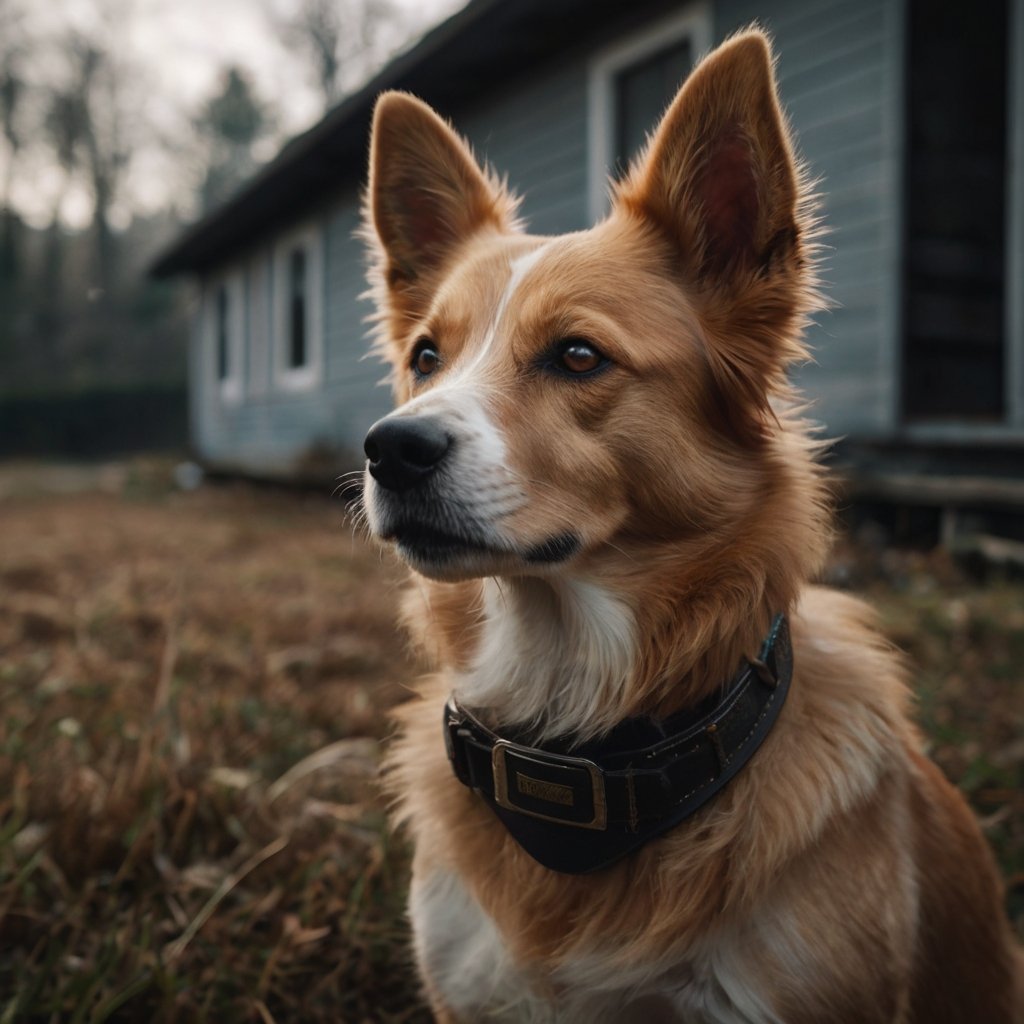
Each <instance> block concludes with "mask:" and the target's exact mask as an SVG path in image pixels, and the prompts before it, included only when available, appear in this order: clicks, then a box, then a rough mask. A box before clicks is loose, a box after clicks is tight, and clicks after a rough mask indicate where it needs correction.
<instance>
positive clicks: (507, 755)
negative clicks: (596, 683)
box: [444, 615, 793, 875]
mask: <svg viewBox="0 0 1024 1024" xmlns="http://www.w3.org/2000/svg"><path fill="white" fill-rule="evenodd" d="M792 675H793V650H792V646H791V644H790V639H789V626H788V624H787V622H786V617H785V616H784V615H778V616H776V618H775V620H774V622H773V623H772V627H771V630H770V631H769V633H768V636H767V638H766V639H765V641H764V645H763V646H762V648H761V654H760V657H759V658H757V659H755V660H753V661H748V662H745V663H744V664H743V666H742V667H741V668H740V670H739V671H738V672H737V673H736V675H735V676H734V677H733V679H732V680H731V681H730V682H729V683H728V684H727V685H726V686H724V687H723V690H722V691H721V696H718V695H717V694H715V695H712V696H711V697H710V698H708V700H706V701H704V702H703V704H702V705H701V706H700V707H698V708H697V709H695V710H688V711H683V712H679V713H678V714H675V715H672V716H671V717H669V718H666V719H664V720H662V721H656V720H654V719H651V718H629V719H626V720H625V721H624V722H622V723H621V724H620V725H618V726H616V727H615V729H613V730H612V732H611V733H610V734H609V735H608V736H606V737H604V738H602V739H600V740H596V741H588V742H584V743H579V742H575V741H574V740H573V738H572V737H565V738H563V739H558V740H553V741H551V742H548V743H546V744H545V746H544V747H543V748H540V747H532V746H526V745H524V744H522V743H518V742H516V737H515V736H512V737H511V738H508V737H502V736H498V735H497V734H496V733H494V732H492V731H491V730H490V729H488V728H487V727H486V726H485V725H483V723H481V722H480V721H479V719H478V718H476V716H474V715H473V714H472V713H471V712H470V711H468V710H467V709H466V708H464V707H462V706H461V705H460V704H459V703H458V702H457V701H456V700H455V698H454V696H453V697H451V698H449V700H448V703H447V704H446V705H445V709H444V732H445V741H446V745H447V749H448V757H449V759H450V760H451V763H452V767H453V768H454V770H455V775H456V776H457V778H458V779H459V781H460V782H461V783H463V784H464V785H466V786H469V787H470V788H471V789H474V790H476V791H477V792H478V793H479V794H480V795H481V796H482V797H483V798H484V800H486V801H487V803H488V804H489V805H490V807H491V808H492V809H493V810H494V812H495V814H497V815H498V817H499V818H500V819H501V821H502V823H503V824H504V825H505V827H506V828H507V829H508V831H509V832H510V833H511V835H512V838H513V839H515V841H516V842H517V843H519V845H520V846H522V848H523V849H524V850H526V852H527V853H528V854H530V856H531V857H533V858H534V860H536V861H538V862H539V863H541V864H543V865H544V867H547V868H551V869H552V870H554V871H564V872H567V873H568V874H573V875H579V874H585V873H587V872H589V871H596V870H598V869H599V868H603V867H607V866H608V865H609V864H612V863H614V862H615V861H617V860H619V859H620V858H621V857H624V856H625V855H626V854H627V853H631V852H632V851H633V850H636V849H637V848H638V847H640V846H642V845H643V844H644V843H646V842H648V841H649V840H651V839H654V838H655V837H656V836H659V835H661V834H662V833H664V832H667V831H668V830H669V829H670V828H673V827H674V826H676V825H678V824H679V823H680V822H681V821H683V820H684V819H685V818H688V817H689V816H690V815H691V814H693V813H694V812H695V811H697V809H698V808H700V807H702V806H703V805H704V804H706V803H707V802H708V801H709V800H710V799H711V798H712V797H713V796H714V795H715V794H716V793H718V792H719V791H720V790H721V789H722V788H723V787H724V786H725V784H726V783H727V782H729V780H730V779H732V778H733V777H734V776H735V775H736V774H737V772H739V771H740V769H741V768H742V767H743V766H744V765H745V764H746V763H747V762H748V761H749V760H750V758H751V757H753V755H754V752H755V751H756V750H757V748H758V747H759V746H760V745H761V743H762V741H763V740H764V738H765V737H766V736H767V735H768V733H769V731H770V730H771V727H772V726H773V725H774V723H775V720H776V719H777V718H778V716H779V711H780V710H781V708H782V705H783V703H784V702H785V700H786V693H787V692H788V690H789V682H790V679H791V678H792Z"/></svg>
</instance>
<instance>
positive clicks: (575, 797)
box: [491, 739, 608, 831]
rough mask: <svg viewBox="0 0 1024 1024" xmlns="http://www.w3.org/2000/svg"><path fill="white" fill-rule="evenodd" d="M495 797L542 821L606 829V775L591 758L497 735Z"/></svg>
mask: <svg viewBox="0 0 1024 1024" xmlns="http://www.w3.org/2000/svg"><path fill="white" fill-rule="evenodd" d="M491 768H492V769H493V773H494V801H495V803H496V804H497V805H498V806H499V807H503V808H504V809H505V810H507V811H515V812H516V813H517V814H526V815H529V816H530V817H532V818H540V819H541V820H542V821H554V822H558V823H559V824H561V825H572V826H575V827H576V828H590V829H597V830H599V831H604V830H605V829H606V828H607V827H608V803H607V800H606V798H605V789H604V777H603V775H602V774H601V769H600V768H598V766H597V765H596V764H594V762H593V761H588V760H587V759H586V758H583V757H567V756H566V755H564V754H551V753H548V752H547V751H543V750H537V749H535V748H533V747H522V746H520V745H519V744H517V743H510V742H509V741H508V740H500V739H499V740H497V741H496V742H495V744H494V747H493V749H492V750H491Z"/></svg>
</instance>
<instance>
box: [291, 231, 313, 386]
mask: <svg viewBox="0 0 1024 1024" xmlns="http://www.w3.org/2000/svg"><path fill="white" fill-rule="evenodd" d="M288 314H289V316H288V369H290V370H298V369H301V368H303V367H305V365H306V362H307V360H308V357H309V352H308V351H307V347H306V250H305V249H303V248H301V247H300V248H298V249H292V251H291V255H290V256H289V259H288Z"/></svg>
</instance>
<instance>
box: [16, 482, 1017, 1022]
mask: <svg viewBox="0 0 1024 1024" xmlns="http://www.w3.org/2000/svg"><path fill="white" fill-rule="evenodd" d="M18 473H20V474H21V475H20V476H19V475H18V474H7V475H6V476H5V475H4V472H3V471H2V470H0V484H4V481H6V487H4V486H0V536H2V537H3V545H2V547H0V694H2V701H0V1024H7V1022H15V1021H19V1022H20V1021H82V1022H100V1021H147V1022H148V1021H154V1022H173V1021H182V1022H186V1021H187V1022H200V1021H214V1022H233V1021H255V1022H263V1024H266V1022H270V1021H278V1022H283V1021H303V1022H314V1024H315V1022H319V1021H332V1022H336V1021H339V1020H340V1021H345V1022H355V1024H358V1022H363V1021H374V1022H388V1021H395V1022H397V1021H409V1022H418V1021H425V1020H428V1019H429V1018H428V1017H427V1015H426V1013H425V1011H424V1010H423V1009H422V1006H421V1005H420V1003H419V1001H418V997H417V993H416V985H415V982H414V979H413V976H412V973H411V970H410V968H409V957H408V952H407V936H406V930H405V924H404V920H403V916H402V908H403V904H404V890H405V881H406V872H407V851H406V850H405V848H404V847H403V846H402V844H401V843H399V842H397V841H396V840H395V839H393V838H392V837H390V836H389V835H388V833H387V831H386V829H385V826H384V813H383V809H382V805H381V801H380V798H379V795H378V793H377V791H376V789H375V783H374V779H375V773H376V768H377V763H378V755H379V744H378V741H379V739H380V738H381V737H382V736H384V735H385V734H386V732H387V729H388V725H387V720H386V709H387V708H388V707H389V706H391V705H392V704H393V703H394V702H395V701H397V700H399V699H400V698H401V697H402V694H403V686H402V683H403V680H405V679H407V678H408V677H409V675H410V673H412V672H413V671H414V668H413V666H412V665H411V664H410V663H409V661H408V660H407V657H406V655H405V653H404V646H403V642H402V639H401V637H400V636H399V635H398V634H397V633H396V631H395V627H394V607H395V600H396V592H397V590H398V589H399V587H400V585H401V582H400V580H401V576H400V573H399V572H398V571H397V570H396V569H395V568H394V567H393V566H392V565H391V563H390V560H388V559H383V560H382V559H381V558H380V556H379V555H378V554H377V553H375V552H373V551H371V550H369V549H368V548H366V547H365V546H364V545H363V544H362V543H360V542H359V541H358V540H356V539H354V538H353V536H352V533H351V531H350V529H349V527H348V526H347V525H345V523H344V522H343V515H342V508H341V505H340V503H338V502H335V503H328V502H327V501H325V500H320V499H313V498H308V497H299V496H295V495H287V494H281V493H275V492H270V491H255V490H251V489H247V488H241V487H220V488H216V489H212V488H211V489H205V490H201V491H198V492H195V493H192V494H178V493H173V492H172V491H170V490H169V488H167V487H165V486H164V485H163V483H162V479H163V478H162V475H161V474H160V473H159V472H156V471H154V470H147V469H146V468H145V466H143V467H142V469H141V470H140V469H138V467H136V468H135V469H133V470H131V471H129V472H121V473H120V474H115V475H114V477H112V478H111V477H109V475H108V478H107V479H108V481H109V480H110V479H113V483H110V484H109V486H106V490H105V491H104V490H102V489H101V490H100V491H93V492H86V493H73V494H57V495H55V494H53V493H52V490H53V488H49V489H46V488H42V489H35V488H34V487H33V486H30V485H29V484H30V482H31V480H32V479H33V478H32V476H31V474H26V473H25V472H24V470H19V471H18ZM12 480H13V481H15V482H14V483H13V484H12V482H11V481H12ZM57 489H58V490H59V489H60V488H57ZM71 489H74V488H71ZM835 571H836V573H837V574H838V575H841V576H843V577H844V578H845V579H847V580H849V581H852V582H853V584H854V585H855V586H856V589H859V590H863V591H866V592H867V593H868V594H869V596H870V597H871V598H872V600H874V601H875V602H876V604H878V605H879V607H880V608H881V611H882V616H883V621H884V623H885V626H886V628H887V630H888V631H889V633H890V634H891V635H892V636H893V638H894V639H895V640H897V642H899V643H900V644H901V645H902V646H904V647H905V648H906V649H907V650H908V651H909V653H910V655H911V657H912V659H913V661H914V662H915V663H916V664H917V665H919V666H920V668H919V670H918V672H917V674H916V680H917V683H918V690H919V694H920V711H921V719H922V722H923V724H924V725H925V727H926V729H927V731H928V733H929V735H930V736H931V738H932V743H933V755H934V756H935V757H936V759H937V760H938V761H939V763H940V764H941V765H942V767H943V768H944V769H945V770H946V771H947V773H948V774H949V775H950V776H951V777H952V778H954V780H955V781H957V782H958V783H959V784H960V785H961V786H962V787H963V788H964V790H965V792H966V793H967V795H968V796H969V798H970V799H971V800H972V803H973V804H974V806H975V808H976V809H977V811H978V813H979V815H980V816H981V818H982V821H983V824H984V827H985V829H986V831H987V833H988V835H989V837H990V838H991V840H992V842H993V844H994V846H995V848H996V850H997V853H998V856H999V857H1000V861H1001V864H1002V867H1003V869H1004V871H1005V873H1006V876H1007V877H1008V879H1009V881H1010V884H1011V889H1012V892H1011V895H1010V906H1011V911H1012V913H1013V914H1014V916H1015V919H1016V922H1017V924H1018V927H1021V929H1022V931H1024V803H1022V796H1021V793H1022V789H1024V785H1022V783H1024V742H1022V738H1021V734H1020V722H1021V721H1024V693H1022V691H1024V687H1022V686H1021V685H1020V682H1021V668H1020V666H1021V665H1024V586H1022V585H1021V584H1019V583H1018V584H1011V583H1008V582H1007V583H1001V584H997V585H993V586H987V587H981V586H978V585H974V584H971V583H970V582H969V581H966V580H965V579H963V578H962V577H961V576H960V575H959V574H958V573H957V572H956V570H955V568H954V567H953V566H951V565H949V564H947V563H946V562H944V561H943V560H942V559H941V558H937V557H934V556H933V557H924V556H913V555H905V554H900V553H898V552H888V551H885V552H880V553H875V552H872V551H871V550H869V549H867V548H866V547H865V546H864V545H859V546H852V545H851V546H847V547H845V548H844V549H842V550H841V551H840V552H839V555H838V558H837V562H836V570H835Z"/></svg>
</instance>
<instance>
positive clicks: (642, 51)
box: [587, 0, 711, 222]
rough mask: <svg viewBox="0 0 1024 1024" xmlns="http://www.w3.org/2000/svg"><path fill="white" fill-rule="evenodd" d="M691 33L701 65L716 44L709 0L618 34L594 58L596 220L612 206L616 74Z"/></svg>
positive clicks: (591, 192)
mask: <svg viewBox="0 0 1024 1024" xmlns="http://www.w3.org/2000/svg"><path fill="white" fill-rule="evenodd" d="M687 37H688V38H689V39H690V45H691V50H692V52H693V57H694V64H695V65H696V62H697V61H698V60H700V58H701V57H702V56H703V55H704V54H705V53H707V52H708V50H710V49H711V8H710V5H709V4H708V3H707V2H704V0H702V2H699V3H693V4H689V5H688V6H687V7H686V8H684V9H683V10H682V11H677V12H676V13H675V14H672V15H670V16H669V17H667V18H663V19H662V20H661V21H657V22H655V23H654V24H653V25H649V26H648V27H647V28H645V29H643V30H642V31H640V32H637V33H635V34H634V35H631V36H628V37H626V38H625V39H623V40H619V41H618V42H616V43H615V44H614V45H612V46H609V47H606V48H605V49H603V50H600V51H598V52H597V53H596V54H595V55H594V57H593V58H592V59H591V61H590V69H589V76H588V77H589V87H588V90H587V92H588V106H589V110H588V113H589V117H588V119H587V123H588V126H589V140H588V147H587V148H588V153H587V171H588V174H587V182H588V188H587V191H588V197H587V198H588V204H587V205H588V211H589V213H590V219H591V221H592V222H593V221H598V220H600V219H601V218H602V217H603V216H604V215H605V214H606V213H607V212H608V176H609V174H610V172H611V167H612V162H613V160H614V156H615V154H614V153H613V151H612V150H613V146H614V139H615V124H614V120H615V103H614V98H615V93H614V83H615V76H616V75H617V74H618V73H619V72H620V71H621V70H622V69H623V68H626V67H629V66H630V65H631V64H636V63H637V62H639V61H641V60H643V58H644V57H648V56H650V55H651V54H653V53H657V52H658V50H662V49H665V48H666V47H668V46H671V45H672V44H673V43H676V42H678V41H679V40H680V39H684V38H687ZM651 127H652V128H653V127H654V125H651Z"/></svg>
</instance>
